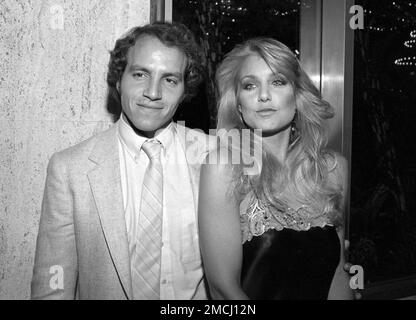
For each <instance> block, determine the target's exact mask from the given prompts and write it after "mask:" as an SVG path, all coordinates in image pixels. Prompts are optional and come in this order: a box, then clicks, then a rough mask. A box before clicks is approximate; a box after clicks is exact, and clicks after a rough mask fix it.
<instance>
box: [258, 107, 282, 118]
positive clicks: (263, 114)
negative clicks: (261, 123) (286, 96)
mask: <svg viewBox="0 0 416 320" xmlns="http://www.w3.org/2000/svg"><path fill="white" fill-rule="evenodd" d="M276 111H277V110H276V109H271V108H267V109H262V110H259V111H256V112H257V114H258V115H259V116H261V117H268V116H271V115H273V114H274V113H275V112H276Z"/></svg>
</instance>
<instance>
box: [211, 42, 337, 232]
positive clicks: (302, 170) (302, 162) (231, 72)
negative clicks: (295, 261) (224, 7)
mask: <svg viewBox="0 0 416 320" xmlns="http://www.w3.org/2000/svg"><path fill="white" fill-rule="evenodd" d="M253 54H255V55H258V56H260V57H261V58H263V59H264V61H265V62H266V63H267V64H268V65H269V67H270V68H271V70H273V72H276V73H277V72H278V73H281V74H283V75H284V76H285V77H286V79H288V81H289V82H290V83H291V84H292V86H293V88H294V94H295V103H296V109H297V115H296V117H295V118H294V119H293V122H294V124H295V128H296V132H297V139H296V140H295V141H293V142H292V143H291V144H290V145H289V146H288V148H289V149H288V153H287V158H286V162H285V163H280V162H279V161H278V160H277V158H276V157H275V156H274V155H273V154H271V153H270V152H268V151H267V150H266V148H263V155H262V169H261V173H260V174H259V175H256V176H249V175H244V174H243V171H242V170H241V168H240V167H235V168H237V170H235V177H236V180H235V190H236V195H238V196H239V197H242V196H244V195H245V194H246V193H247V192H248V191H250V190H253V191H254V192H255V194H256V195H257V196H258V197H259V198H260V200H262V201H266V202H267V203H268V204H271V205H273V206H274V207H276V208H277V209H279V210H282V211H284V210H285V208H287V204H286V202H285V199H284V198H283V197H282V196H281V195H280V193H281V192H282V191H283V190H286V191H289V192H290V193H291V195H293V196H294V197H295V199H296V200H297V201H298V202H299V203H302V204H305V205H309V206H311V207H312V208H314V210H316V212H317V213H319V214H321V213H325V214H328V217H329V218H330V219H331V220H332V222H333V223H334V224H338V223H339V222H340V220H339V219H340V211H341V208H340V207H339V206H340V199H341V194H342V190H341V187H340V186H337V185H331V184H330V182H329V179H328V176H329V172H330V171H331V170H333V169H334V164H335V156H334V154H333V153H332V152H330V151H329V150H327V149H326V144H327V133H326V128H325V126H324V120H326V119H329V118H331V117H333V115H334V111H333V108H332V107H331V105H330V104H329V103H328V102H326V101H325V100H323V99H322V98H321V95H320V93H319V91H318V89H317V88H316V87H315V86H314V85H313V83H312V81H311V80H310V78H309V77H308V75H307V74H306V73H305V71H304V70H303V69H302V68H301V66H300V64H299V61H298V59H297V58H296V56H295V55H294V54H293V52H292V51H291V50H290V49H289V48H288V47H287V46H286V45H284V44H283V43H281V42H279V41H277V40H274V39H271V38H255V39H250V40H247V41H246V42H244V43H242V44H240V45H237V46H236V47H235V48H234V49H233V50H232V51H231V52H229V53H228V54H227V55H226V57H225V59H224V60H223V62H222V63H221V64H220V66H219V67H218V69H217V72H216V82H217V88H218V94H219V99H218V119H217V129H221V128H225V129H232V128H245V124H244V123H243V121H242V119H241V116H240V114H239V113H238V110H237V98H236V95H237V89H238V74H239V70H240V68H241V65H242V63H243V61H244V60H245V58H246V57H247V56H249V55H253ZM252 129H256V128H252ZM287 188H288V189H287Z"/></svg>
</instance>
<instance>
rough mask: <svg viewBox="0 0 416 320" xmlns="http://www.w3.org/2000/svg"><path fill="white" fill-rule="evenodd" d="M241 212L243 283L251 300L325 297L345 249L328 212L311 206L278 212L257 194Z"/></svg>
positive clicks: (245, 203) (245, 202)
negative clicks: (312, 208)
mask: <svg viewBox="0 0 416 320" xmlns="http://www.w3.org/2000/svg"><path fill="white" fill-rule="evenodd" d="M240 213H241V215H240V217H241V226H242V236H243V265H242V274H241V284H242V288H243V290H244V292H245V293H246V294H247V295H248V296H249V298H250V299H253V300H260V299H264V300H271V299H284V300H315V299H327V297H328V292H329V289H330V286H331V282H332V279H333V277H334V274H335V270H336V268H337V266H338V264H339V261H340V250H341V248H340V241H339V238H338V234H337V232H336V228H335V227H334V226H332V225H331V224H330V221H329V220H328V219H327V217H326V216H324V215H316V214H314V213H313V212H311V211H310V210H309V208H308V207H302V208H299V209H298V210H293V209H291V208H288V210H287V211H285V212H283V213H282V212H274V211H273V210H270V209H269V208H268V207H266V206H263V205H262V204H261V203H260V202H259V201H258V200H256V198H255V197H253V196H250V197H247V198H246V199H245V200H244V201H243V203H242V204H241V206H240Z"/></svg>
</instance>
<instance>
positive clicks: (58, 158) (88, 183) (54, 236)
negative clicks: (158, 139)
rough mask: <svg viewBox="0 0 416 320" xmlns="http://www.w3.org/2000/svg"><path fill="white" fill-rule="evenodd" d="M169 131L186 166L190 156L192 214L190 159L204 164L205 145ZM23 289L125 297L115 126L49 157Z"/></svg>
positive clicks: (43, 294)
mask: <svg viewBox="0 0 416 320" xmlns="http://www.w3.org/2000/svg"><path fill="white" fill-rule="evenodd" d="M176 127H177V132H178V133H179V138H180V141H181V142H182V146H183V148H184V150H187V153H186V157H187V161H188V159H189V157H192V159H191V161H188V168H189V173H190V177H191V183H192V188H193V190H194V203H195V208H197V204H198V189H199V172H200V161H196V159H203V158H204V154H206V153H207V152H208V150H209V149H210V146H212V145H211V143H212V142H213V140H212V139H210V138H208V137H209V136H207V135H205V134H203V133H202V132H199V131H195V130H191V129H188V128H185V127H183V126H180V125H177V126H176ZM190 136H191V139H189V137H190ZM185 137H186V138H185ZM31 289H32V290H31V297H32V299H74V298H76V299H129V298H131V297H132V286H131V275H130V258H129V251H128V242H127V230H126V223H125V218H124V210H123V197H122V191H121V180H120V161H119V151H118V140H117V126H113V127H111V128H110V129H108V130H107V131H104V132H103V133H100V134H98V135H96V136H94V137H92V138H90V139H88V140H86V141H84V142H82V143H80V144H78V145H76V146H74V147H71V148H68V149H66V150H63V151H61V152H58V153H56V154H54V155H53V156H52V158H51V160H50V162H49V165H48V172H47V178H46V185H45V192H44V198H43V202H42V211H41V218H40V225H39V234H38V238H37V246H36V255H35V265H34V269H33V279H32V284H31Z"/></svg>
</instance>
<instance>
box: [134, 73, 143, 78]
mask: <svg viewBox="0 0 416 320" xmlns="http://www.w3.org/2000/svg"><path fill="white" fill-rule="evenodd" d="M133 77H135V78H143V77H144V73H143V72H135V73H133Z"/></svg>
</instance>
